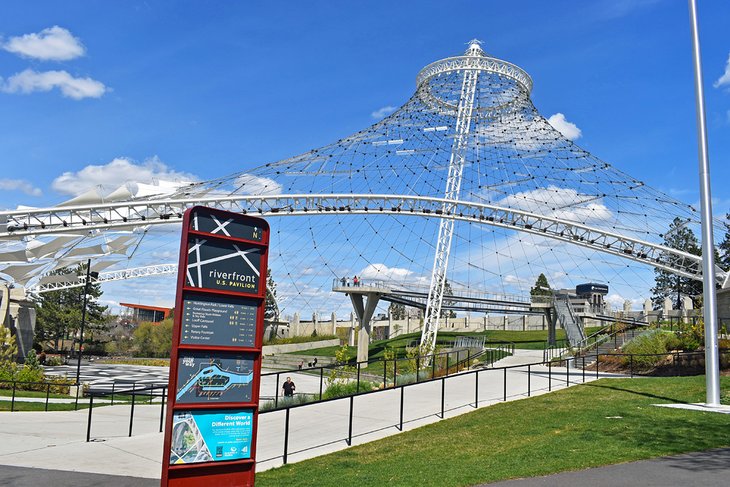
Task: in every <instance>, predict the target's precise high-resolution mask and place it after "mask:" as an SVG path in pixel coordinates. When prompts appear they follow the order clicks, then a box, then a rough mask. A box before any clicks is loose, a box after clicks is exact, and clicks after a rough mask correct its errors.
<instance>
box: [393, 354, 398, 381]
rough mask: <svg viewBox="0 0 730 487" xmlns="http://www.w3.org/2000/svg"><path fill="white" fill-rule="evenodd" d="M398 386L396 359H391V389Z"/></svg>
mask: <svg viewBox="0 0 730 487" xmlns="http://www.w3.org/2000/svg"><path fill="white" fill-rule="evenodd" d="M397 385H398V358H397V357H396V358H394V359H393V387H395V386H397Z"/></svg>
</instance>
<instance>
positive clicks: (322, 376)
mask: <svg viewBox="0 0 730 487" xmlns="http://www.w3.org/2000/svg"><path fill="white" fill-rule="evenodd" d="M323 383H324V367H320V368H319V400H320V401H321V400H322V384H323ZM276 392H277V394H278V392H279V391H278V390H277V391H276Z"/></svg>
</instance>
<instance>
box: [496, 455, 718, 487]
mask: <svg viewBox="0 0 730 487" xmlns="http://www.w3.org/2000/svg"><path fill="white" fill-rule="evenodd" d="M485 485H489V487H546V486H551V487H552V486H564V485H576V486H581V485H590V486H591V487H673V486H682V487H684V486H687V485H701V486H702V487H726V486H727V485H730V448H720V449H717V450H709V451H705V452H695V453H687V454H685V455H677V456H671V457H662V458H655V459H653V460H642V461H639V462H631V463H622V464H619V465H609V466H607V467H598V468H590V469H588V470H580V471H578V472H565V473H560V474H555V475H548V476H546V477H534V478H530V479H519V480H508V481H506V482H496V483H492V484H485Z"/></svg>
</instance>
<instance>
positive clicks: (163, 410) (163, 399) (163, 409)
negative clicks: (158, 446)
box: [160, 386, 167, 433]
mask: <svg viewBox="0 0 730 487" xmlns="http://www.w3.org/2000/svg"><path fill="white" fill-rule="evenodd" d="M166 395H167V387H164V386H163V387H162V401H161V402H160V433H162V423H163V419H164V417H165V397H166Z"/></svg>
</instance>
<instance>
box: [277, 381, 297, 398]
mask: <svg viewBox="0 0 730 487" xmlns="http://www.w3.org/2000/svg"><path fill="white" fill-rule="evenodd" d="M296 389H297V386H296V385H294V381H292V380H291V377H287V378H286V382H284V385H282V386H281V390H282V391H283V392H284V397H294V391H295V390H296Z"/></svg>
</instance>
